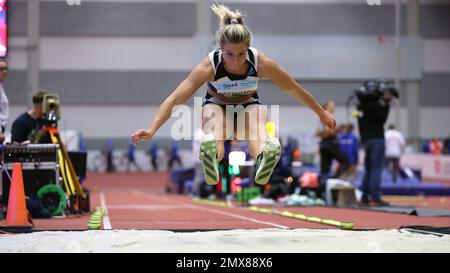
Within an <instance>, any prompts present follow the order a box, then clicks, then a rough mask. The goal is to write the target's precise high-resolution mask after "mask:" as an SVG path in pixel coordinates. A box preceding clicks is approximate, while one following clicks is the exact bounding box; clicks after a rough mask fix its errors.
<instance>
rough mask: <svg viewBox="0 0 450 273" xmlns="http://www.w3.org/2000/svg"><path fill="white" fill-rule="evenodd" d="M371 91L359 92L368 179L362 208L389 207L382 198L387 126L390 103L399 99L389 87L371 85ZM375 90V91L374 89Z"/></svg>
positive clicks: (362, 139)
mask: <svg viewBox="0 0 450 273" xmlns="http://www.w3.org/2000/svg"><path fill="white" fill-rule="evenodd" d="M367 86H368V88H367V90H372V89H373V90H374V91H370V92H366V91H360V92H357V98H358V101H359V104H358V111H360V113H361V114H360V115H359V116H358V125H359V126H358V127H359V135H360V136H361V143H362V144H363V145H364V151H365V158H364V167H365V171H364V178H363V183H362V188H361V189H362V192H363V195H362V198H361V202H360V205H361V206H389V203H387V202H385V201H384V200H382V199H381V193H380V188H381V173H382V171H383V167H384V159H385V153H386V151H385V149H386V147H385V139H384V124H385V123H386V120H387V118H388V116H389V109H390V102H391V100H392V98H393V97H394V96H396V97H398V92H397V91H396V90H395V89H392V88H389V87H388V86H387V85H382V84H378V83H376V84H374V87H372V86H369V84H367ZM370 88H371V89H370Z"/></svg>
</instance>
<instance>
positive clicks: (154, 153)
mask: <svg viewBox="0 0 450 273" xmlns="http://www.w3.org/2000/svg"><path fill="white" fill-rule="evenodd" d="M158 152H159V148H158V143H157V142H156V140H152V142H151V145H150V149H149V150H148V151H147V155H149V156H150V162H151V164H152V168H153V171H155V172H156V171H158Z"/></svg>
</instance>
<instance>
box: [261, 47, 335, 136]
mask: <svg viewBox="0 0 450 273" xmlns="http://www.w3.org/2000/svg"><path fill="white" fill-rule="evenodd" d="M258 57H259V58H258V61H259V64H258V76H260V77H263V78H269V79H270V80H272V82H273V83H274V84H275V85H276V86H278V87H279V88H280V89H281V90H283V91H284V92H286V93H287V94H288V95H291V96H292V97H294V98H295V99H296V100H297V101H299V102H301V103H303V104H305V105H306V106H308V107H309V108H310V109H311V110H313V111H314V112H315V113H316V114H317V115H318V116H319V118H320V121H321V122H322V123H323V124H324V125H326V126H328V127H330V128H332V129H334V128H335V127H336V120H335V119H334V117H333V115H332V114H330V113H329V112H328V111H326V110H325V109H323V107H322V106H321V105H320V104H319V103H318V102H317V101H316V99H315V98H314V97H313V96H312V95H311V94H310V93H309V92H308V91H307V90H306V89H305V88H303V86H301V85H300V84H299V83H298V82H296V81H295V80H294V79H293V78H292V77H291V76H290V75H289V74H288V73H287V72H286V71H285V70H283V69H282V68H281V67H280V66H279V65H278V64H276V63H275V62H274V61H273V60H271V59H269V58H267V57H266V56H265V54H264V53H262V52H259V56H258Z"/></svg>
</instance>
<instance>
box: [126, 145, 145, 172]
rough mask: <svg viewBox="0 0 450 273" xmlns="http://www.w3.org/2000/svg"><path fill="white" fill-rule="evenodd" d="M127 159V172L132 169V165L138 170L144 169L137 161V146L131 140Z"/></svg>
mask: <svg viewBox="0 0 450 273" xmlns="http://www.w3.org/2000/svg"><path fill="white" fill-rule="evenodd" d="M127 159H128V160H127V161H126V162H127V163H126V164H127V172H129V171H130V170H131V165H133V166H134V167H135V168H136V170H137V171H138V172H140V171H142V169H141V167H140V166H139V164H137V162H136V146H135V145H134V144H133V143H132V142H131V141H129V142H128V153H127Z"/></svg>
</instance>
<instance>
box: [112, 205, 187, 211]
mask: <svg viewBox="0 0 450 273" xmlns="http://www.w3.org/2000/svg"><path fill="white" fill-rule="evenodd" d="M108 208H109V209H111V210H115V209H139V210H169V209H186V206H185V205H109V206H108Z"/></svg>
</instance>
